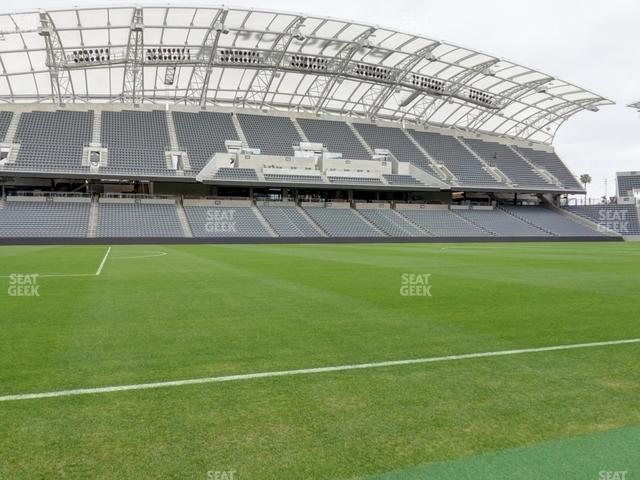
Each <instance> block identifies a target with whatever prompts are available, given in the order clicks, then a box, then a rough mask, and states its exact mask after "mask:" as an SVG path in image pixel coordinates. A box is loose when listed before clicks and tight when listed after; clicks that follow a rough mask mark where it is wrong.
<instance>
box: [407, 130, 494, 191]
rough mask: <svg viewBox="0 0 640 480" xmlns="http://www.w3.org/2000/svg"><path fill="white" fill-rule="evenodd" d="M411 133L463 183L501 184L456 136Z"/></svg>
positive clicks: (436, 159) (438, 161) (491, 185)
mask: <svg viewBox="0 0 640 480" xmlns="http://www.w3.org/2000/svg"><path fill="white" fill-rule="evenodd" d="M410 134H411V135H412V136H413V137H414V138H415V139H416V141H417V142H418V143H419V144H420V146H421V147H422V148H424V149H425V150H426V151H427V153H428V154H429V155H431V158H433V159H434V160H435V161H436V162H437V163H440V164H442V165H444V166H445V167H447V169H448V170H449V171H450V172H451V173H452V174H453V175H454V176H455V177H456V178H457V179H458V182H459V183H460V184H461V185H476V186H477V185H486V186H488V187H495V186H498V185H500V182H498V181H497V180H496V179H495V178H493V176H492V175H491V174H489V173H488V172H487V171H486V170H484V168H483V167H484V166H483V165H482V163H481V162H480V161H479V160H478V159H477V158H476V157H474V156H473V155H472V154H471V153H470V152H469V151H468V150H467V149H466V148H464V146H463V145H462V144H461V143H460V142H459V141H458V140H457V139H456V138H455V137H451V136H447V135H440V134H438V133H429V132H417V131H415V130H411V131H410Z"/></svg>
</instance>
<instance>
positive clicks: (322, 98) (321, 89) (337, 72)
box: [306, 27, 376, 113]
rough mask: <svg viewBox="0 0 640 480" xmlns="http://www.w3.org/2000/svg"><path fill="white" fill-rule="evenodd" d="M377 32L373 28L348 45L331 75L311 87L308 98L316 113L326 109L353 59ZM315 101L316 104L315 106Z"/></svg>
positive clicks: (342, 50) (320, 77)
mask: <svg viewBox="0 0 640 480" xmlns="http://www.w3.org/2000/svg"><path fill="white" fill-rule="evenodd" d="M375 31H376V29H375V28H373V27H371V28H368V29H367V30H365V31H364V32H362V33H361V34H360V35H358V36H357V37H356V38H355V39H354V40H353V42H350V43H347V44H346V45H345V46H344V47H342V49H341V50H340V51H339V52H338V54H337V55H336V56H335V58H334V59H333V60H332V61H331V63H330V65H329V71H330V73H331V75H323V76H318V77H316V79H315V80H314V82H313V83H312V84H311V85H310V86H309V88H308V90H307V94H306V97H307V98H308V99H309V101H310V102H312V107H313V110H314V112H315V113H318V112H319V111H320V110H322V108H323V107H324V104H325V103H326V101H327V98H328V97H329V95H330V93H331V91H332V90H333V87H334V86H335V85H336V84H337V83H338V82H340V81H342V78H343V75H344V73H345V71H346V69H347V66H348V65H349V62H351V60H352V59H353V57H354V56H355V54H356V53H358V51H359V50H360V49H362V48H363V47H364V46H365V45H366V43H367V41H368V40H369V38H370V37H371V35H373V33H374V32H375ZM314 99H317V100H315V104H313V102H314Z"/></svg>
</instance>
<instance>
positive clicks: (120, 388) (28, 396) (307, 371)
mask: <svg viewBox="0 0 640 480" xmlns="http://www.w3.org/2000/svg"><path fill="white" fill-rule="evenodd" d="M637 343H640V338H632V339H628V340H612V341H607V342H592V343H578V344H573V345H556V346H551V347H539V348H523V349H518V350H500V351H496V352H480V353H467V354H462V355H448V356H445V357H430V358H415V359H409V360H395V361H386V362H375V363H360V364H354V365H341V366H333V367H318V368H303V369H298V370H281V371H274V372H261V373H246V374H240V375H226V376H221V377H204V378H193V379H188V380H173V381H167V382H156V383H140V384H134V385H116V386H111V387H98V388H81V389H75V390H60V391H57V392H56V391H54V392H43V393H24V394H16V395H4V396H0V402H9V401H17V400H34V399H41V398H55V397H71V396H77V395H90V394H99V393H113V392H126V391H130V390H149V389H152V388H167V387H179V386H184V385H201V384H206V383H221V382H235V381H241V380H252V379H258V378H271V377H285V376H291V375H311V374H315V373H329V372H343V371H347V370H365V369H370V368H382V367H398V366H403V365H418V364H425V363H438V362H452V361H459V360H470V359H474V358H485V357H505V356H510V355H522V354H526V353H541V352H555V351H561V350H577V349H586V348H596V347H607V346H612V345H628V344H637Z"/></svg>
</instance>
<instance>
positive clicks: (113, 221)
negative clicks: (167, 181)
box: [96, 203, 184, 238]
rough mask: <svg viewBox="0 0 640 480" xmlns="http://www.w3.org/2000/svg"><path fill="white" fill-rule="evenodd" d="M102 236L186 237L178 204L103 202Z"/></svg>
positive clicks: (101, 216) (98, 228) (101, 214)
mask: <svg viewBox="0 0 640 480" xmlns="http://www.w3.org/2000/svg"><path fill="white" fill-rule="evenodd" d="M96 232H97V236H98V237H125V238H126V237H166V238H177V237H183V236H184V234H183V232H182V228H181V226H180V220H179V219H178V213H177V211H176V206H175V205H174V204H145V203H101V204H100V207H99V209H98V225H97V230H96Z"/></svg>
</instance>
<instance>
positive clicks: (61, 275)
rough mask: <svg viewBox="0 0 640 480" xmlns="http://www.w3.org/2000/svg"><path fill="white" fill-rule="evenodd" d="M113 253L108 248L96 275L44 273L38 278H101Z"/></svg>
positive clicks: (8, 276)
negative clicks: (105, 265)
mask: <svg viewBox="0 0 640 480" xmlns="http://www.w3.org/2000/svg"><path fill="white" fill-rule="evenodd" d="M110 253H111V247H109V248H107V253H105V254H104V257H102V261H101V262H100V265H99V266H98V270H96V273H44V274H38V278H56V277H99V276H100V274H101V273H102V269H103V268H104V264H105V263H106V262H107V258H108V257H109V254H110ZM10 277H11V275H0V278H10Z"/></svg>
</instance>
